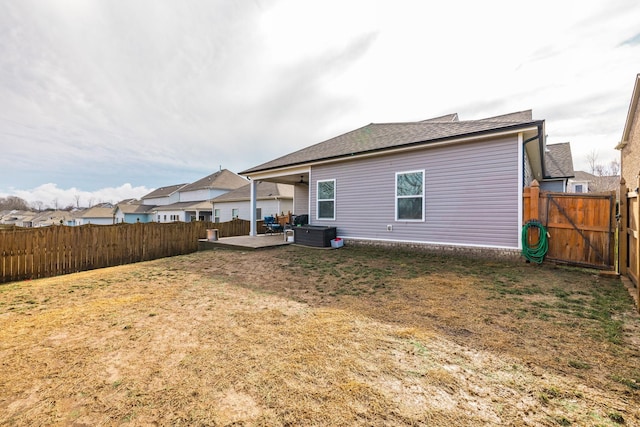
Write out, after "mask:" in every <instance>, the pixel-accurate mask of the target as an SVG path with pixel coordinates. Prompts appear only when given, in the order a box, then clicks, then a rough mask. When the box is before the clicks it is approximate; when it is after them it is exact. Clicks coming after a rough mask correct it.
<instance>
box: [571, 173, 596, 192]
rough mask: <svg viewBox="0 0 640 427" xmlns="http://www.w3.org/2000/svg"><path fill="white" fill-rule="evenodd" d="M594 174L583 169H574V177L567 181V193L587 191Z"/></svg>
mask: <svg viewBox="0 0 640 427" xmlns="http://www.w3.org/2000/svg"><path fill="white" fill-rule="evenodd" d="M596 178H597V177H596V176H595V175H593V174H590V173H589V172H584V171H575V173H574V177H573V178H571V179H570V180H569V182H568V186H567V193H588V192H589V186H590V185H593V183H594V182H595V180H596Z"/></svg>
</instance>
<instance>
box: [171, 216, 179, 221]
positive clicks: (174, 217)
mask: <svg viewBox="0 0 640 427" xmlns="http://www.w3.org/2000/svg"><path fill="white" fill-rule="evenodd" d="M171 221H180V215H171Z"/></svg>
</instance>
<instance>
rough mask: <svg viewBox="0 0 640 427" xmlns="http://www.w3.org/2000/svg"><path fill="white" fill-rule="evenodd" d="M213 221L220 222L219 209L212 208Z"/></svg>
mask: <svg viewBox="0 0 640 427" xmlns="http://www.w3.org/2000/svg"><path fill="white" fill-rule="evenodd" d="M213 222H220V209H214V210H213Z"/></svg>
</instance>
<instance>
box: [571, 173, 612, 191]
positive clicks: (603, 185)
mask: <svg viewBox="0 0 640 427" xmlns="http://www.w3.org/2000/svg"><path fill="white" fill-rule="evenodd" d="M611 191H615V192H619V191H620V176H618V175H604V176H598V175H594V174H591V173H588V172H584V171H576V172H575V176H574V177H573V178H571V179H569V184H568V188H567V192H568V193H603V192H611Z"/></svg>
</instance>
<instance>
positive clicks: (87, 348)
mask: <svg viewBox="0 0 640 427" xmlns="http://www.w3.org/2000/svg"><path fill="white" fill-rule="evenodd" d="M639 325H640V323H639V321H638V317H637V316H636V314H635V313H634V311H633V305H632V302H631V300H630V298H629V296H628V294H627V293H626V291H625V289H624V288H623V287H622V285H621V284H620V282H618V281H615V280H609V279H601V278H599V277H598V275H597V274H593V272H592V271H588V270H579V269H567V268H555V267H553V266H548V265H543V266H542V267H540V266H532V265H527V264H524V263H523V264H509V263H501V262H495V261H493V262H488V261H478V260H472V259H465V258H451V257H440V256H435V255H429V254H422V253H412V252H402V251H386V250H383V249H367V248H349V247H345V248H342V249H339V250H332V251H327V250H317V249H311V248H301V247H284V248H278V249H274V250H269V251H257V252H238V251H224V250H215V251H207V252H201V253H196V254H192V255H187V256H181V257H174V258H167V259H163V260H157V261H153V262H147V263H140V264H135V265H129V266H122V267H114V268H108V269H103V270H97V271H91V272H85V273H78V274H73V275H68V276H61V277H57V278H51V279H43V280H37V281H28V282H20V283H12V284H7V285H4V286H1V287H0V360H1V362H0V363H1V364H0V390H1V391H0V423H2V424H9V425H37V424H39V425H47V424H59V425H96V424H99V425H120V424H131V425H154V424H155V425H168V424H171V425H175V424H187V425H194V424H196V425H531V426H534V425H535V426H537V425H545V426H546V425H549V426H552V425H594V426H595V425H605V426H606V425H620V424H621V423H625V424H626V425H638V424H640V412H639V409H638V408H640V406H639V403H640V399H639V397H640V395H639V390H640V369H638V366H639V362H640V360H639V357H640V352H639V351H638V347H637V342H638V341H639V331H638V327H639Z"/></svg>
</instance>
